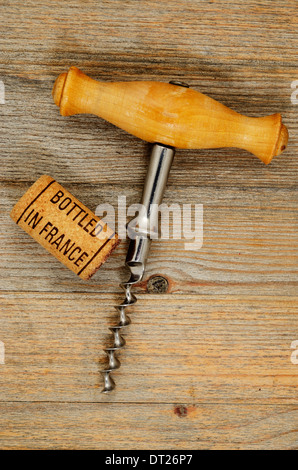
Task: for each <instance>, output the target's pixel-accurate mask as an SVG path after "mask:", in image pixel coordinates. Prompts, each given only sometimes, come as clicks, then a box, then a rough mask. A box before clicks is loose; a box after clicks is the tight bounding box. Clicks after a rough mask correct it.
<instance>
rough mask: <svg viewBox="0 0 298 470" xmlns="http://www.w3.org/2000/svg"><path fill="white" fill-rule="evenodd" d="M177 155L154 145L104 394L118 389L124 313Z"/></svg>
mask: <svg viewBox="0 0 298 470" xmlns="http://www.w3.org/2000/svg"><path fill="white" fill-rule="evenodd" d="M174 154H175V149H174V148H172V147H167V146H165V145H162V144H154V146H153V149H152V152H151V157H150V162H149V166H148V171H147V176H146V180H145V184H144V189H143V196H142V199H141V205H140V211H139V214H138V216H137V217H136V218H135V219H134V220H133V225H131V224H129V227H128V235H129V237H130V239H131V240H130V243H129V247H128V252H127V256H126V261H125V265H126V266H127V268H128V269H129V270H130V278H129V280H128V282H125V283H123V284H121V287H122V288H123V289H124V291H125V300H124V301H123V302H122V303H121V304H120V305H117V306H116V309H117V310H118V312H119V316H120V318H119V323H118V324H117V325H116V326H114V327H112V328H110V330H111V331H112V333H113V335H114V338H113V339H114V343H113V346H112V347H109V348H106V349H105V352H106V354H107V356H108V360H109V364H108V366H107V368H106V369H104V370H103V371H102V374H103V378H104V388H103V390H102V392H103V393H108V392H111V391H112V390H114V388H115V382H114V380H113V378H112V377H111V373H112V372H113V371H114V370H116V369H118V368H119V367H120V365H121V363H120V361H119V359H118V358H117V356H116V354H117V352H118V351H119V349H121V348H123V347H124V345H125V340H124V338H123V337H122V335H121V330H122V328H124V327H126V326H128V325H129V324H130V318H129V317H128V316H127V314H126V312H125V310H126V308H127V307H129V306H131V305H133V304H134V303H135V302H136V300H137V299H136V297H135V296H134V295H133V294H132V293H131V287H132V286H133V285H134V284H136V283H137V282H140V281H141V280H142V278H143V275H144V272H145V264H146V260H147V257H148V253H149V249H150V244H151V239H152V238H156V237H157V236H158V210H157V209H158V206H159V205H160V203H161V201H162V198H163V194H164V190H165V187H166V184H167V180H168V175H169V172H170V169H171V166H172V162H173V158H174Z"/></svg>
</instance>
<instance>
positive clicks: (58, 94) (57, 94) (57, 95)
mask: <svg viewBox="0 0 298 470" xmlns="http://www.w3.org/2000/svg"><path fill="white" fill-rule="evenodd" d="M66 77H67V73H61V74H60V75H59V77H58V78H56V81H55V83H54V87H53V91H52V96H53V99H54V103H55V104H56V105H57V106H60V103H61V99H62V95H63V89H64V85H65V82H66Z"/></svg>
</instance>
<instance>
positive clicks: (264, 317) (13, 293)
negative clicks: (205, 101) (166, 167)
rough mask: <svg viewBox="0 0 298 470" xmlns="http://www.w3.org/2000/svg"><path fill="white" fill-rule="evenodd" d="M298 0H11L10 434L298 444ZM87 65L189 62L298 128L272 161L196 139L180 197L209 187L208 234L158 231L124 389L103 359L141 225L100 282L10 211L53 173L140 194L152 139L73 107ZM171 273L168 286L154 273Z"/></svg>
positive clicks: (206, 80) (4, 328) (232, 97)
mask: <svg viewBox="0 0 298 470" xmlns="http://www.w3.org/2000/svg"><path fill="white" fill-rule="evenodd" d="M296 8H297V4H296V2H295V1H294V0H286V1H285V2H277V1H268V0H265V1H263V2H259V1H252V0H249V1H244V2H233V3H232V2H228V1H214V2H205V1H198V0H194V1H191V2H189V1H186V0H180V1H179V0H175V1H171V2H167V1H162V2H160V1H159V2H157V1H153V0H149V1H146V2H135V1H120V0H114V1H113V0H109V1H105V2H96V1H95V0H93V1H88V2H81V1H79V0H72V1H69V2H57V1H51V2H49V1H45V0H43V1H37V2H31V1H28V2H26V3H24V2H20V1H19V0H14V1H4V2H2V5H1V20H0V21H1V39H0V43H1V48H0V80H2V81H3V83H4V85H5V101H6V102H5V104H4V105H0V126H1V133H0V136H1V137H0V152H1V153H0V154H1V163H2V165H1V168H0V181H1V188H0V190H1V193H0V208H1V211H0V222H1V234H0V237H1V244H0V261H1V270H0V289H1V292H0V294H1V304H0V341H3V342H4V343H5V347H6V358H5V359H6V361H5V362H6V363H5V364H4V365H3V364H0V448H74V447H76V448H103V449H117V448H118V449H123V448H133V449H141V448H149V449H158V448H161V447H162V448H164V449H166V448H167V449H170V448H173V449H176V448H177V449H178V448H181V449H183V448H184V449H198V448H233V449H238V448H263V449H268V448H271V449H273V448H283V449H285V448H297V447H298V430H297V385H298V383H297V382H298V365H295V364H292V362H291V360H290V357H291V353H292V351H293V350H291V343H292V342H293V341H295V340H298V319H297V318H298V317H297V297H296V296H297V192H296V184H297V169H298V159H297V148H298V134H297V111H298V105H295V104H293V103H292V102H291V99H290V97H291V93H292V91H293V90H292V89H291V83H292V81H294V80H297V79H298V76H297V69H298V68H297V46H298V42H297V15H296ZM70 65H76V66H78V67H80V68H81V69H82V70H83V71H84V72H85V73H87V74H89V75H91V76H92V77H94V78H98V79H100V80H138V79H140V80H161V81H169V80H172V79H177V80H179V79H180V80H183V81H187V82H188V83H189V84H190V86H192V87H194V88H196V89H198V90H200V91H202V92H204V93H207V94H208V95H210V96H212V97H213V98H215V99H218V100H219V101H221V102H223V103H224V104H226V105H228V106H230V107H231V108H233V109H235V110H236V111H239V112H241V113H243V114H248V115H250V116H254V115H255V116H258V115H265V114H270V113H274V112H281V113H282V115H283V119H284V122H285V124H286V125H287V126H288V128H289V133H290V141H289V146H288V149H287V151H286V152H285V153H284V154H282V155H281V156H280V157H277V158H276V159H275V160H273V162H272V164H271V165H269V166H264V165H263V164H262V163H261V162H260V161H258V160H257V159H255V158H253V157H252V156H250V155H248V154H247V153H245V152H244V151H243V152H240V151H236V150H233V149H225V150H223V149H220V150H201V151H177V155H176V157H175V162H174V165H173V168H172V171H171V175H170V179H169V185H168V189H167V192H166V195H165V202H168V203H175V202H178V203H180V204H183V203H192V204H195V203H200V204H203V205H204V245H203V247H202V249H201V250H199V251H185V250H184V243H185V240H169V241H157V242H155V243H154V244H153V245H152V252H151V255H150V259H149V262H148V268H147V271H146V276H145V279H144V282H143V283H141V285H140V286H139V287H138V288H137V289H136V292H137V293H138V294H139V302H138V303H137V304H136V306H135V307H134V314H133V315H132V320H133V323H132V325H131V326H130V328H129V330H128V331H127V343H128V346H127V348H126V350H125V351H123V352H122V354H121V357H122V362H123V366H122V368H121V370H120V371H119V372H118V373H117V375H116V374H115V378H116V379H117V385H118V388H117V390H116V392H115V394H114V395H109V396H104V395H102V394H100V385H101V384H100V375H99V370H100V369H101V367H102V365H103V361H104V354H103V352H102V348H103V347H104V345H106V344H107V342H108V326H110V325H111V324H112V322H113V320H114V319H115V313H114V309H113V307H112V306H113V305H114V304H116V303H117V302H118V301H119V300H121V299H122V296H121V292H120V291H119V289H118V283H119V282H120V281H121V280H124V279H125V275H126V273H125V269H124V268H123V267H122V266H123V262H124V259H125V250H126V248H127V242H123V243H122V244H121V246H120V247H119V249H118V250H117V251H116V252H115V253H114V254H113V255H112V257H111V258H110V259H109V260H108V262H107V263H106V264H105V265H104V266H103V267H102V268H101V270H100V271H99V272H98V273H97V274H96V276H95V277H94V279H92V280H91V281H89V282H88V283H87V282H83V281H81V280H79V279H76V278H75V277H74V275H73V274H72V273H71V272H68V271H67V270H66V269H65V268H63V267H62V266H61V265H59V263H58V262H57V261H56V260H55V259H53V258H51V256H50V255H48V254H47V253H46V252H45V251H43V249H42V248H41V247H39V246H37V245H36V243H35V242H34V241H33V240H31V239H30V238H29V237H28V236H27V235H26V234H25V233H23V232H22V231H21V230H20V229H19V228H18V227H17V226H15V225H14V223H13V222H12V221H11V220H10V218H9V212H10V210H11V208H12V206H13V205H14V203H15V202H16V201H17V200H18V199H19V197H20V196H21V195H22V194H23V193H24V192H25V191H26V189H27V188H28V187H29V186H30V184H32V183H33V182H34V181H35V180H36V179H37V178H38V177H39V176H41V175H42V174H49V175H51V176H53V177H54V178H55V179H57V181H59V182H60V183H61V184H62V185H65V186H66V187H67V188H68V189H69V190H70V191H71V192H72V193H73V194H74V195H75V196H77V197H78V198H79V199H80V200H81V201H82V202H84V203H85V204H86V205H87V206H88V207H90V208H93V209H95V207H96V205H97V204H99V203H101V202H108V203H111V204H113V205H115V204H117V196H118V195H119V194H122V195H126V196H127V203H128V204H131V203H133V202H138V201H139V198H140V195H141V191H142V184H143V180H144V176H145V172H146V165H147V161H148V159H147V155H148V153H149V145H148V144H146V143H145V142H141V141H139V140H138V139H136V138H134V137H132V136H130V135H128V134H126V133H125V132H123V131H121V130H119V129H116V128H115V127H113V126H111V125H109V124H108V123H105V122H104V121H102V120H100V119H98V118H95V117H91V116H76V117H71V118H62V117H61V116H59V113H58V108H56V106H55V105H54V104H53V103H52V99H51V88H52V85H53V81H54V79H55V78H56V77H57V75H58V74H59V73H61V72H64V71H66V70H67V69H68V67H69V66H70ZM107 162H108V164H107ZM156 274H160V275H162V276H164V277H166V278H167V279H168V281H169V291H168V293H166V294H163V295H162V294H160V295H158V294H149V293H148V292H147V281H148V279H149V278H150V277H151V276H154V275H156ZM87 422H88V423H89V426H88V427H87V428H86V423H87ZM65 430H67V432H65Z"/></svg>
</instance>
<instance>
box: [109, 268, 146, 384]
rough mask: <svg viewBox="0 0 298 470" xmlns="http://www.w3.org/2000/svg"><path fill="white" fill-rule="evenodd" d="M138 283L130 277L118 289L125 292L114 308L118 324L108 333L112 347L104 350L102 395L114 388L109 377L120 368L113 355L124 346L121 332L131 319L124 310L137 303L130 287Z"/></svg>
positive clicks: (119, 363)
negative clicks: (111, 334) (105, 358)
mask: <svg viewBox="0 0 298 470" xmlns="http://www.w3.org/2000/svg"><path fill="white" fill-rule="evenodd" d="M138 281H139V279H136V278H135V277H133V276H131V278H130V280H129V281H128V282H124V283H122V284H120V287H122V289H123V290H124V292H125V299H124V301H123V302H122V303H121V304H119V305H116V306H115V308H116V310H117V311H118V312H119V322H118V325H116V326H113V327H111V328H110V331H111V332H112V333H113V335H114V343H113V346H112V347H110V348H106V349H105V350H104V351H105V353H106V354H107V356H108V359H109V364H108V367H107V368H106V369H104V370H102V371H101V373H102V375H103V379H104V388H103V390H102V393H109V392H111V391H112V390H114V388H115V386H116V385H115V382H114V380H113V378H112V377H111V373H112V372H113V371H114V370H116V369H119V367H120V366H121V362H120V361H119V359H118V358H117V357H116V355H115V354H116V353H117V351H119V350H120V349H122V348H123V347H124V346H125V344H126V342H125V339H124V338H123V336H122V335H121V330H122V329H123V328H125V327H126V326H128V325H130V323H131V319H130V317H129V316H128V315H127V313H126V312H125V310H126V308H127V307H130V306H132V305H134V304H135V303H136V301H137V298H136V296H135V295H133V294H132V293H131V287H132V286H133V285H134V284H136V283H137V282H138Z"/></svg>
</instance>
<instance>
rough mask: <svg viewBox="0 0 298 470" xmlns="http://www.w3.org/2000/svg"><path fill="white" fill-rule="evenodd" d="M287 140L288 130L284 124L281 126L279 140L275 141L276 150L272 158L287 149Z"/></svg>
mask: <svg viewBox="0 0 298 470" xmlns="http://www.w3.org/2000/svg"><path fill="white" fill-rule="evenodd" d="M288 139H289V133H288V129H287V128H286V126H285V125H284V124H282V125H281V129H280V134H279V138H278V141H277V144H276V149H275V154H274V156H276V155H280V154H281V153H282V152H283V151H284V150H285V149H286V148H287V145H288Z"/></svg>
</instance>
